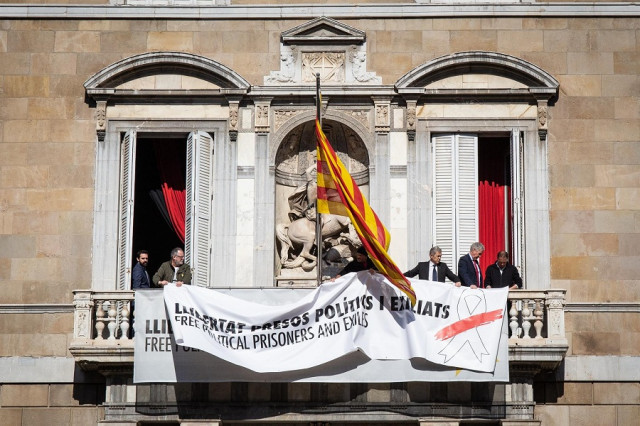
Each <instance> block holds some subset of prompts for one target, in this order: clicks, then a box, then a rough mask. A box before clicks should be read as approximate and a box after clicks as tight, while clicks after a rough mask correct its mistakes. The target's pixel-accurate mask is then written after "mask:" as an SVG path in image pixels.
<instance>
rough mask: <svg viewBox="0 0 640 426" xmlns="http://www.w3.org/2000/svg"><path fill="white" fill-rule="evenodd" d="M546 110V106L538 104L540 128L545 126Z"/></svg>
mask: <svg viewBox="0 0 640 426" xmlns="http://www.w3.org/2000/svg"><path fill="white" fill-rule="evenodd" d="M547 112H548V107H547V106H546V105H538V127H539V128H540V129H546V128H547Z"/></svg>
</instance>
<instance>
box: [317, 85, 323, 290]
mask: <svg viewBox="0 0 640 426" xmlns="http://www.w3.org/2000/svg"><path fill="white" fill-rule="evenodd" d="M321 108H322V101H321V99H320V73H316V118H317V119H318V122H319V123H320V128H322V109H321ZM317 143H318V142H317V141H316V145H317ZM316 151H317V149H316ZM317 167H318V166H317V160H316V176H317V172H318V170H317ZM316 179H317V177H316ZM317 191H318V187H317V185H316V247H317V248H318V252H317V253H316V254H317V256H318V257H317V263H316V269H317V271H318V278H317V280H318V285H320V284H322V223H321V221H320V213H318V195H317Z"/></svg>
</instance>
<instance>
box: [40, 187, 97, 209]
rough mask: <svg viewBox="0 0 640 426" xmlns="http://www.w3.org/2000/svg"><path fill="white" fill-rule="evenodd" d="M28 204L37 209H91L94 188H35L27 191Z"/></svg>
mask: <svg viewBox="0 0 640 426" xmlns="http://www.w3.org/2000/svg"><path fill="white" fill-rule="evenodd" d="M27 206H28V207H29V209H31V210H36V211H38V210H41V211H69V210H91V209H92V208H93V190H92V189H88V188H63V189H48V190H38V189H34V190H30V191H27Z"/></svg>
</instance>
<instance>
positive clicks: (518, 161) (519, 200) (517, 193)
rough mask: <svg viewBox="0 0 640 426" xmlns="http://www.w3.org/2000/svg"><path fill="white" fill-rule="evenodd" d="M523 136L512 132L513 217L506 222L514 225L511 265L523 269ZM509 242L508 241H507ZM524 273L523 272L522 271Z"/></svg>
mask: <svg viewBox="0 0 640 426" xmlns="http://www.w3.org/2000/svg"><path fill="white" fill-rule="evenodd" d="M521 167H522V135H521V132H520V130H518V129H513V130H512V131H511V215H512V217H510V218H509V217H506V220H507V221H509V220H511V223H512V226H513V228H512V230H511V235H512V240H511V263H512V264H514V265H516V266H520V267H522V266H523V264H522V257H521V256H522V250H521V246H520V244H521V242H522V239H521V236H522V211H523V207H524V206H523V200H524V197H523V196H522V169H521ZM505 241H507V239H505ZM521 272H522V271H521Z"/></svg>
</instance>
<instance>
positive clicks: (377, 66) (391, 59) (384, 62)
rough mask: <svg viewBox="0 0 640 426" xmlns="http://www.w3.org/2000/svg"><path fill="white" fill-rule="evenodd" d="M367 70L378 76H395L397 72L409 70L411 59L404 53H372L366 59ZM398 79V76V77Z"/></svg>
mask: <svg viewBox="0 0 640 426" xmlns="http://www.w3.org/2000/svg"><path fill="white" fill-rule="evenodd" d="M367 63H368V68H369V69H370V70H374V71H376V72H377V73H378V75H380V74H392V75H395V74H397V72H398V70H410V69H411V64H412V59H411V55H409V54H406V53H383V54H381V53H373V54H371V55H370V56H369V57H368V58H367ZM398 77H399V76H398Z"/></svg>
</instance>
